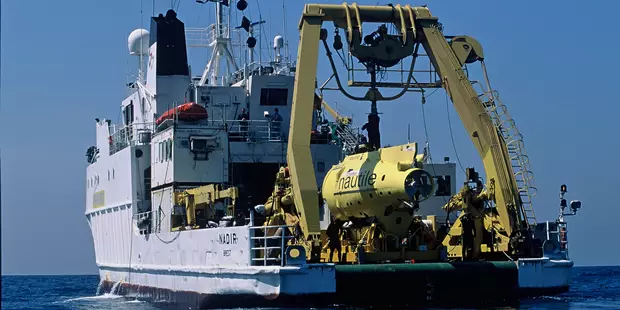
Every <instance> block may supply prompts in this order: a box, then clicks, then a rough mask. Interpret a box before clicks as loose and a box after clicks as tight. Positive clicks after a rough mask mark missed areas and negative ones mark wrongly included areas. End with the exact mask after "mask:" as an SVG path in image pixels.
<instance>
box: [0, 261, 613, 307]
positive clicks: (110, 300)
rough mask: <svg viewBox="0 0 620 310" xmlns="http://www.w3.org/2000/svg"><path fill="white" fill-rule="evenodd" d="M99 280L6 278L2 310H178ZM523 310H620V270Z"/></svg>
mask: <svg viewBox="0 0 620 310" xmlns="http://www.w3.org/2000/svg"><path fill="white" fill-rule="evenodd" d="M98 284H99V279H98V277H97V276H2V305H1V308H2V309H177V308H175V306H174V305H172V304H168V303H165V302H147V301H141V300H136V299H135V298H125V297H121V296H116V295H110V294H104V295H99V296H97V295H96V291H97V285H98ZM520 308H521V309H620V266H616V267H576V268H574V270H573V280H572V287H571V290H570V291H569V292H567V293H565V294H562V295H556V296H552V297H539V298H533V299H524V300H522V301H521V307H520Z"/></svg>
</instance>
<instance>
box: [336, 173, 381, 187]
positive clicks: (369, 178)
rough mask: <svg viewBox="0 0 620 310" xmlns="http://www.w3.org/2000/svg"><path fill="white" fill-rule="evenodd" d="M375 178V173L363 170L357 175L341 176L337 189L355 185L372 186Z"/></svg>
mask: <svg viewBox="0 0 620 310" xmlns="http://www.w3.org/2000/svg"><path fill="white" fill-rule="evenodd" d="M376 179H377V174H376V173H371V172H370V171H364V172H362V173H361V174H359V175H354V176H343V177H341V178H340V180H338V189H339V190H343V189H350V188H355V187H366V186H372V185H374V184H375V180H376Z"/></svg>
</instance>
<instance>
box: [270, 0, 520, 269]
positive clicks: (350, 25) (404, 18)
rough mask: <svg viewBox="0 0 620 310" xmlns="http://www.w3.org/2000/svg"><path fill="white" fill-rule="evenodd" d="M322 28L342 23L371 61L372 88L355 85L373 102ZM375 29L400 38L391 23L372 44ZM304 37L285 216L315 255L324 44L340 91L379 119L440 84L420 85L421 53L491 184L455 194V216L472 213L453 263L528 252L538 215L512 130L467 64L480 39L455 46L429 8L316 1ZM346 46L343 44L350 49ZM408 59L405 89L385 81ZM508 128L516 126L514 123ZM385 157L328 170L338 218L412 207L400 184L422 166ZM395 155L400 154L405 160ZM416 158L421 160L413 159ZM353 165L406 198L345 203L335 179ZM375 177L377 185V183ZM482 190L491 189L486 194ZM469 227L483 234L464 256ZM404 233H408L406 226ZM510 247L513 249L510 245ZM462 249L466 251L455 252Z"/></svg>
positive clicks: (353, 47) (351, 42)
mask: <svg viewBox="0 0 620 310" xmlns="http://www.w3.org/2000/svg"><path fill="white" fill-rule="evenodd" d="M323 22H333V24H334V25H335V26H336V27H337V29H338V28H340V29H344V35H343V36H342V37H343V38H344V39H345V41H346V43H347V45H348V48H349V50H348V52H349V53H350V54H351V55H352V56H353V57H355V58H357V59H358V60H359V61H360V62H361V63H364V64H365V65H366V66H367V67H368V68H369V72H372V73H371V81H370V82H361V83H359V82H351V81H349V86H366V87H368V86H369V87H370V88H369V90H368V92H367V93H366V95H365V96H364V97H355V96H352V95H350V94H349V93H347V92H346V91H345V90H344V89H343V87H342V85H341V83H340V81H339V80H338V76H337V73H336V72H335V71H336V69H335V65H334V62H333V60H332V58H331V52H330V51H329V47H328V45H327V43H326V39H327V30H325V29H321V26H322V24H323ZM366 22H370V23H386V24H392V25H393V26H394V28H395V29H397V34H396V35H388V34H387V27H386V26H382V27H383V28H382V27H379V30H378V31H376V32H375V33H373V34H372V35H374V36H375V37H381V36H383V38H385V39H376V38H370V39H369V38H368V37H372V36H366V37H364V36H363V34H362V24H363V23H366ZM299 30H300V43H299V49H298V55H297V70H296V76H295V86H294V92H293V106H292V114H291V125H290V131H289V138H288V141H289V142H288V150H287V161H288V172H287V178H286V179H287V187H290V188H289V189H287V191H289V192H290V194H292V197H290V195H289V194H287V195H286V196H287V197H288V198H287V202H289V204H288V205H290V206H291V207H290V208H289V209H288V211H287V212H286V213H288V214H289V215H292V216H293V217H294V218H295V220H294V221H291V222H295V223H298V224H299V227H300V228H301V234H302V236H303V239H304V241H302V242H304V243H305V244H306V246H307V249H308V250H310V251H312V252H313V255H311V257H314V258H315V259H316V257H317V256H316V254H317V250H319V249H320V236H321V229H320V227H319V207H318V204H320V203H322V202H320V201H319V196H318V193H319V192H318V189H317V186H316V183H315V174H314V167H313V165H312V158H311V153H310V132H311V130H312V128H311V124H312V111H313V107H315V100H316V97H315V87H316V86H315V85H316V76H317V62H318V51H319V44H320V43H323V45H324V46H325V48H326V49H327V55H328V57H329V58H330V63H331V66H332V69H333V70H334V72H335V74H336V81H337V82H338V86H339V88H340V90H341V91H342V92H343V94H345V95H346V96H347V97H349V98H350V99H353V100H364V101H370V102H371V103H372V105H371V114H376V113H377V111H376V102H377V101H381V100H385V101H387V100H394V99H397V98H399V97H400V96H402V95H403V94H404V93H405V92H406V91H407V90H408V89H409V88H411V89H413V88H428V87H438V85H436V83H435V81H430V82H429V83H427V84H424V83H418V82H417V81H415V78H413V72H414V70H413V69H414V64H415V58H416V57H417V56H418V47H419V46H422V47H423V48H424V50H425V52H426V54H427V55H428V57H429V58H430V61H431V63H432V64H433V66H434V68H435V71H436V73H437V74H438V76H439V77H440V81H441V82H440V83H441V87H443V88H444V89H445V90H446V92H447V93H448V95H449V96H450V98H451V100H452V102H453V104H454V107H455V109H456V111H457V112H458V114H459V116H460V118H461V120H462V122H463V125H464V126H465V129H466V130H467V132H468V133H469V136H470V138H471V139H472V141H473V143H474V145H475V147H476V149H477V150H478V153H479V154H480V156H481V158H482V161H483V164H484V169H485V173H486V182H485V183H486V184H482V182H481V181H480V178H478V176H477V173H476V172H475V171H474V170H473V169H470V170H468V179H469V181H470V182H466V184H465V187H464V188H463V190H461V191H460V192H459V193H458V194H456V195H455V196H454V197H452V199H451V200H450V202H449V203H448V204H447V205H446V206H445V208H446V209H448V210H451V211H453V210H462V211H463V212H462V214H461V216H460V217H459V219H458V220H457V222H456V223H455V224H454V225H453V226H452V227H451V229H450V231H449V233H448V236H447V237H446V238H445V240H444V242H443V244H444V245H445V246H446V247H448V248H451V251H450V257H453V258H464V257H465V256H467V257H466V258H474V259H475V258H478V257H479V255H480V252H483V253H487V252H491V253H494V252H498V251H500V252H504V253H506V252H509V254H511V255H512V254H515V253H516V252H517V250H516V249H517V248H519V247H520V245H519V243H521V247H523V244H525V243H527V240H528V238H529V236H530V235H531V233H530V232H529V230H530V225H531V223H530V222H528V218H529V217H528V216H527V215H526V214H527V212H526V211H528V210H525V209H524V206H523V203H522V200H521V198H522V196H521V195H520V192H519V191H520V189H519V187H518V186H517V181H516V177H515V173H514V171H513V168H512V167H513V164H511V157H510V155H509V150H508V148H507V144H506V141H504V136H502V133H503V130H504V129H505V128H503V127H502V126H504V125H498V124H496V123H494V119H493V118H492V115H491V114H490V113H491V112H489V111H491V110H492V109H493V108H494V104H495V103H494V102H493V101H492V100H490V101H486V102H485V103H484V104H483V102H482V101H481V99H480V98H479V96H478V94H477V93H476V91H475V90H474V88H473V87H472V84H471V82H470V81H469V79H468V78H467V75H466V74H465V72H464V71H463V69H462V68H463V66H464V65H465V64H469V63H473V62H476V61H482V60H483V59H484V55H483V52H482V48H481V46H480V44H479V43H478V42H477V41H476V40H475V39H473V38H471V37H467V36H459V37H452V38H450V40H448V39H446V37H445V36H444V35H443V34H442V26H441V24H440V23H439V22H438V19H437V17H434V16H432V15H431V13H430V11H429V10H428V9H427V8H426V7H411V6H409V5H405V6H401V5H393V6H361V5H357V4H355V3H353V4H351V5H349V4H346V3H343V4H342V5H328V4H307V5H306V6H305V8H304V12H303V15H302V18H301V21H300V23H299ZM336 39H337V40H340V36H339V35H338V34H336V37H335V38H334V40H335V43H334V46H336V41H337V40H336ZM340 46H341V47H342V44H340ZM334 48H336V47H334ZM336 49H338V48H336ZM409 56H413V58H414V59H413V60H412V62H411V69H410V71H409V75H408V77H407V82H406V83H400V84H398V85H394V84H392V85H390V83H381V82H377V81H376V71H375V70H379V69H380V68H388V67H392V66H394V65H396V64H398V63H400V61H401V60H403V59H404V58H406V57H409ZM370 68H372V69H370ZM377 87H402V91H401V92H400V93H398V94H397V95H395V96H391V97H384V96H383V95H382V94H381V93H380V92H379V90H378V89H377ZM509 125H512V126H513V125H514V122H512V123H511V124H509ZM386 152H388V153H389V152H390V151H389V150H388V149H379V151H375V152H369V153H366V154H361V155H355V156H357V157H351V158H348V159H346V160H345V161H344V162H343V163H342V164H341V165H339V166H336V167H334V168H333V169H332V170H334V171H330V172H329V174H328V176H327V178H326V180H325V182H326V183H324V185H323V190H322V192H323V195H324V196H325V198H326V199H327V200H328V201H330V200H331V202H332V203H335V204H336V205H335V206H334V205H329V208H330V209H331V210H332V211H333V212H334V213H335V214H336V215H337V216H338V217H340V218H346V217H354V216H356V215H355V214H356V211H355V210H357V214H359V215H364V212H367V211H373V210H374V211H373V212H371V213H374V214H379V212H378V208H384V207H385V206H386V204H387V205H393V204H395V203H396V202H395V201H406V199H405V198H406V197H405V196H406V195H404V194H403V193H402V192H401V190H404V189H405V188H406V185H404V184H400V182H403V178H404V179H407V178H408V177H409V174H410V173H411V172H412V171H414V170H415V168H412V166H411V165H410V166H409V167H405V166H406V165H404V166H402V167H401V165H400V164H398V160H394V158H392V159H389V160H388V161H390V162H391V163H390V164H387V163H385V164H384V163H383V162H382V161H381V158H383V157H384V156H385V155H386ZM394 156H395V157H398V156H397V155H394ZM394 156H393V157H394ZM412 158H414V157H410V158H409V159H410V160H411V159H412ZM348 165H353V166H356V167H355V168H354V169H353V170H355V169H358V171H360V172H363V173H370V174H372V175H373V176H374V173H382V174H385V175H394V182H399V183H398V186H396V185H387V188H391V187H390V186H393V188H394V189H395V192H394V194H393V195H396V196H399V195H400V196H403V195H404V196H403V197H395V198H394V199H393V200H391V201H390V202H381V203H377V202H375V201H373V200H372V199H371V198H370V197H365V196H364V195H365V194H359V193H355V194H351V195H357V198H358V199H357V201H356V202H355V204H354V205H349V206H347V205H346V203H347V202H348V203H351V202H352V201H355V200H356V199H344V198H342V197H341V198H338V199H336V198H335V197H333V195H334V193H335V192H336V191H337V190H338V189H339V187H338V186H340V181H338V182H334V180H332V173H335V174H334V176H333V178H336V177H337V176H338V177H339V176H341V175H342V173H346V172H345V171H343V170H342V167H346V166H348ZM411 169H414V170H411ZM330 180H331V181H330ZM365 180H366V181H365V182H370V180H371V179H370V177H366V179H365ZM372 180H373V181H374V180H375V179H374V177H373V179H372ZM471 183H477V185H476V186H474V187H472V186H470V184H471ZM394 184H396V183H394ZM401 185H402V186H401ZM483 185H486V186H484V188H483ZM364 186H366V187H367V189H369V190H371V191H372V192H374V193H376V191H377V190H379V191H381V188H379V187H377V186H376V185H375V184H364ZM334 187H335V188H334ZM362 187H363V186H362ZM362 187H360V188H362ZM396 188H398V189H396ZM276 192H277V191H274V197H275V196H279V197H282V195H283V194H282V191H281V190H280V194H277V193H276ZM291 198H292V199H291ZM349 198H351V197H349ZM343 203H345V205H343ZM488 203H492V204H493V206H494V208H488V207H487V204H488ZM355 208H359V209H355ZM464 223H465V224H464ZM382 224H385V223H382ZM373 225H374V224H373ZM463 225H465V226H463ZM384 226H386V225H384ZM388 226H389V225H388ZM386 227H387V226H386ZM463 227H466V228H467V229H468V230H470V231H471V229H474V230H475V231H476V233H474V234H473V235H475V238H474V244H473V245H467V247H468V249H464V247H463V246H462V244H459V242H460V240H462V238H461V237H464V238H465V239H467V237H468V236H470V235H472V234H469V233H465V232H464V229H463ZM471 227H474V228H471ZM401 228H402V227H401ZM388 230H389V229H388ZM396 230H398V231H400V230H401V229H396ZM485 235H490V236H491V237H490V238H491V239H490V240H491V241H485V238H486V237H484V236H485ZM524 240H525V241H524ZM483 243H485V244H483ZM509 243H511V246H512V247H511V246H509ZM455 248H456V249H457V250H456V251H453V250H454V249H455ZM310 251H308V252H310ZM308 254H310V253H308Z"/></svg>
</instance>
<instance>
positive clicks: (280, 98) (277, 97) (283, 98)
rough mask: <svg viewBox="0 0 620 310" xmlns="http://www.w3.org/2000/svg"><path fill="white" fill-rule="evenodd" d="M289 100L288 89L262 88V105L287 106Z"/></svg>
mask: <svg viewBox="0 0 620 310" xmlns="http://www.w3.org/2000/svg"><path fill="white" fill-rule="evenodd" d="M287 100H288V88H262V89H261V90H260V105H271V106H285V105H286V104H287Z"/></svg>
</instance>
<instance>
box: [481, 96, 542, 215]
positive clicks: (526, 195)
mask: <svg viewBox="0 0 620 310" xmlns="http://www.w3.org/2000/svg"><path fill="white" fill-rule="evenodd" d="M479 97H480V100H481V101H482V102H483V104H484V106H485V108H486V110H487V113H488V114H489V116H490V117H491V119H492V120H493V123H494V124H495V128H497V131H498V132H499V133H500V135H501V136H502V137H503V139H504V142H505V143H506V147H507V148H508V154H509V156H510V161H511V163H512V170H513V172H514V175H515V180H516V181H517V187H518V190H519V197H520V199H521V209H522V212H523V216H524V217H525V221H526V222H527V224H528V225H529V226H530V227H535V226H536V215H535V214H534V208H533V206H532V197H533V196H534V195H536V192H537V189H536V187H534V175H533V174H532V172H531V171H530V165H529V157H528V156H527V155H526V154H525V145H524V143H523V135H522V134H521V133H519V130H518V129H517V127H516V124H515V121H514V120H513V119H512V117H510V114H508V108H507V107H506V106H505V105H504V104H502V103H501V101H500V99H499V94H498V93H497V92H496V91H493V90H489V91H484V93H483V94H482V95H480V96H479Z"/></svg>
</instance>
